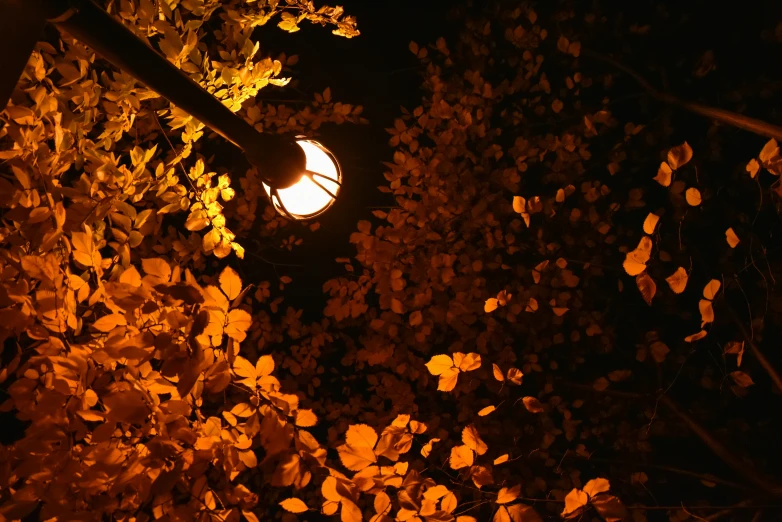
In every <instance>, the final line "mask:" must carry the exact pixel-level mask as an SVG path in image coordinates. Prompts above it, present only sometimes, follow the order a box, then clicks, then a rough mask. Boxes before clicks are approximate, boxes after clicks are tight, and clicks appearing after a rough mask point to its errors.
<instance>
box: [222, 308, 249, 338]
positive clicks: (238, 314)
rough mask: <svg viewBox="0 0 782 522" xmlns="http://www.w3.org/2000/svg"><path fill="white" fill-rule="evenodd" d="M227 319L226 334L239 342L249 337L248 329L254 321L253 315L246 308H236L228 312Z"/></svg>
mask: <svg viewBox="0 0 782 522" xmlns="http://www.w3.org/2000/svg"><path fill="white" fill-rule="evenodd" d="M226 320H227V324H226V326H225V335H227V336H228V337H230V338H232V339H235V340H237V341H238V342H242V341H244V339H245V337H247V330H249V329H250V325H252V322H253V318H252V316H251V315H250V314H248V313H247V312H245V311H244V310H241V309H239V308H235V309H233V310H231V311H230V312H228V317H227V318H226Z"/></svg>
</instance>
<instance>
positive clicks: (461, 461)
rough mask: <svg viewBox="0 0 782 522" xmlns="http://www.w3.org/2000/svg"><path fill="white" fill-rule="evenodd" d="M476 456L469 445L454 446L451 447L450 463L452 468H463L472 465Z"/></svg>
mask: <svg viewBox="0 0 782 522" xmlns="http://www.w3.org/2000/svg"><path fill="white" fill-rule="evenodd" d="M474 458H475V455H474V454H473V452H472V450H471V449H470V448H468V447H467V446H454V447H453V448H451V456H450V457H449V459H448V464H449V465H450V466H451V469H462V468H466V467H469V466H472V463H473V460H474Z"/></svg>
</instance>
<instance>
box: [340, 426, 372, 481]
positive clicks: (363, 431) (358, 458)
mask: <svg viewBox="0 0 782 522" xmlns="http://www.w3.org/2000/svg"><path fill="white" fill-rule="evenodd" d="M377 441H378V436H377V433H376V432H375V430H374V429H372V428H371V427H370V426H367V425H366V424H354V425H351V426H350V427H349V428H348V431H347V433H346V434H345V444H343V445H342V446H339V447H338V448H337V451H338V452H339V459H340V460H341V461H342V465H344V466H345V467H346V468H348V469H349V470H351V471H361V470H362V469H364V468H366V467H367V466H370V465H372V464H374V463H375V462H377V457H376V456H375V452H374V448H375V444H377Z"/></svg>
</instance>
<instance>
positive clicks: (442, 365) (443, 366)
mask: <svg viewBox="0 0 782 522" xmlns="http://www.w3.org/2000/svg"><path fill="white" fill-rule="evenodd" d="M426 367H427V369H428V370H429V373H431V374H432V375H437V376H439V377H440V380H439V382H438V385H437V389H438V390H440V391H445V392H449V391H451V390H453V389H454V387H455V386H456V381H457V380H458V378H459V373H460V372H469V371H473V370H477V369H478V368H480V367H481V356H480V355H478V354H477V353H468V354H466V355H465V354H463V353H461V352H455V353H454V354H453V359H451V357H450V356H448V355H435V356H434V357H432V358H431V359H430V360H429V362H428V363H426Z"/></svg>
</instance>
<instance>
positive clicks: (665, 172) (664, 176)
mask: <svg viewBox="0 0 782 522" xmlns="http://www.w3.org/2000/svg"><path fill="white" fill-rule="evenodd" d="M672 176H673V171H672V170H671V167H670V166H668V164H667V163H665V162H664V161H663V162H662V163H660V168H658V169H657V175H656V176H655V177H654V180H655V181H656V182H657V183H659V184H660V185H662V186H663V187H670V186H671V178H672Z"/></svg>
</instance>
